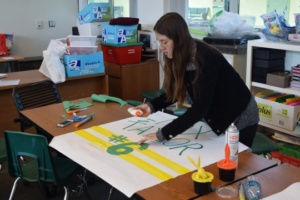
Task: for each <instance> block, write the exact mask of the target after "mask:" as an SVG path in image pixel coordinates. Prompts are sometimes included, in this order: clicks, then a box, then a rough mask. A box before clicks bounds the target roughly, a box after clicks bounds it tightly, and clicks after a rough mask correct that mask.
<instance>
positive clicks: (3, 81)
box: [0, 79, 20, 86]
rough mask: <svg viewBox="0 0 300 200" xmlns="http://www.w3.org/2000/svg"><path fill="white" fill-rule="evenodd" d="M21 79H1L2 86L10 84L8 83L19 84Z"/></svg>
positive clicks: (0, 84)
mask: <svg viewBox="0 0 300 200" xmlns="http://www.w3.org/2000/svg"><path fill="white" fill-rule="evenodd" d="M19 82H20V79H15V80H0V86H8V85H18V84H19Z"/></svg>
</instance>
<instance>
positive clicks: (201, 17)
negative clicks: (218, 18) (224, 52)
mask: <svg viewBox="0 0 300 200" xmlns="http://www.w3.org/2000/svg"><path fill="white" fill-rule="evenodd" d="M186 1H187V3H186V9H185V10H186V21H187V23H188V25H189V28H190V32H191V34H192V35H193V36H195V37H197V36H200V37H201V36H206V35H207V33H208V32H209V20H210V19H212V17H213V16H214V14H216V13H217V12H218V11H220V10H226V11H229V12H238V13H239V15H240V16H242V17H243V18H246V19H251V20H253V19H255V27H257V28H262V27H264V23H263V20H262V18H261V15H263V14H265V13H269V12H271V11H273V10H274V9H276V11H277V12H278V13H279V14H282V13H283V12H285V15H284V18H285V19H286V20H287V22H288V23H289V25H290V26H295V16H294V14H295V13H300V0H251V1H250V0H201V1H200V0H186Z"/></svg>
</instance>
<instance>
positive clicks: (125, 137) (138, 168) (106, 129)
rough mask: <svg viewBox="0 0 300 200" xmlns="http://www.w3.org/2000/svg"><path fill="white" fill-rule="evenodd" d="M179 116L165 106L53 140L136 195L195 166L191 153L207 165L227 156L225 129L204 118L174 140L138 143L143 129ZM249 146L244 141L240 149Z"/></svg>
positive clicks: (125, 191) (152, 129) (56, 146)
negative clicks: (219, 130)
mask: <svg viewBox="0 0 300 200" xmlns="http://www.w3.org/2000/svg"><path fill="white" fill-rule="evenodd" d="M104 117H105V116H104ZM175 118H176V117H175V116H174V115H169V114H167V113H163V112H156V113H153V114H151V115H149V116H148V117H145V118H144V117H143V118H141V117H130V118H126V119H122V120H119V121H115V122H111V123H107V124H102V125H99V126H93V127H91V128H87V129H84V130H83V129H82V130H78V131H75V132H71V133H66V134H63V135H60V136H56V137H54V138H53V139H52V140H51V143H50V146H51V147H53V148H54V149H56V150H58V151H59V152H61V153H62V154H64V155H66V156H68V157H69V158H71V159H72V160H74V161H75V162H77V163H78V164H80V165H82V166H83V167H84V168H86V169H88V170H89V171H91V172H92V173H94V174H96V175H97V176H99V177H100V178H101V179H103V180H104V181H106V182H107V183H109V184H110V185H112V186H113V187H114V188H116V189H117V190H119V191H120V192H122V193H123V194H125V195H126V196H127V197H130V196H132V195H133V194H134V193H135V192H137V191H139V190H142V189H145V188H148V187H151V186H153V185H156V184H159V183H161V182H162V181H165V180H168V179H171V178H174V177H176V176H179V175H182V174H184V173H187V172H189V171H193V170H195V167H194V166H193V165H191V163H190V162H189V160H188V159H186V157H187V156H190V157H191V158H196V157H198V156H199V155H200V156H201V167H205V166H207V165H209V164H212V163H215V162H216V161H218V160H221V159H224V141H225V138H224V137H225V136H224V134H221V135H220V136H217V135H216V134H215V133H214V132H212V130H211V128H210V127H209V126H208V125H207V124H206V123H204V122H198V123H196V124H195V125H194V126H193V127H191V128H190V129H188V130H186V131H185V132H184V133H182V134H180V135H178V136H176V138H173V139H172V140H170V141H168V142H164V143H161V142H157V141H151V142H148V143H146V144H144V145H147V144H149V146H148V147H147V148H145V146H142V145H140V144H138V143H137V141H139V140H140V139H141V138H142V136H143V135H147V134H149V133H153V132H155V131H157V130H158V129H159V128H162V127H164V126H165V125H167V124H168V123H170V122H171V121H172V120H173V119H175ZM246 149H247V147H246V146H245V145H243V144H241V143H240V146H239V151H243V150H246ZM211 155H213V156H211ZM129 180H130V181H129ZM191 180H192V179H191Z"/></svg>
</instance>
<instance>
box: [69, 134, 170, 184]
mask: <svg viewBox="0 0 300 200" xmlns="http://www.w3.org/2000/svg"><path fill="white" fill-rule="evenodd" d="M74 133H75V134H76V135H78V136H80V137H82V138H84V139H86V140H88V141H89V142H91V143H92V144H94V145H95V146H97V147H100V148H102V149H104V150H106V149H107V148H108V147H110V146H112V145H111V144H110V143H109V142H106V141H104V140H102V139H100V138H98V137H96V136H94V135H92V134H90V133H89V132H88V131H86V130H78V131H75V132H74ZM119 157H120V158H122V159H123V160H126V161H127V162H129V163H131V164H133V165H135V166H137V167H139V168H140V169H142V170H144V171H146V172H148V173H149V174H152V175H153V176H155V177H156V178H158V179H160V180H162V181H166V180H169V179H171V178H173V176H172V175H170V174H168V173H166V172H164V171H162V170H161V169H159V168H158V167H156V166H154V165H152V164H149V163H147V162H146V161H144V160H142V159H140V158H138V157H137V156H135V155H133V154H126V155H119Z"/></svg>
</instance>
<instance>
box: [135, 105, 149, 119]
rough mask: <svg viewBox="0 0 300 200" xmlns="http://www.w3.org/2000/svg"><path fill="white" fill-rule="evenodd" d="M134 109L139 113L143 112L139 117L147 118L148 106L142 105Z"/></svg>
mask: <svg viewBox="0 0 300 200" xmlns="http://www.w3.org/2000/svg"><path fill="white" fill-rule="evenodd" d="M134 108H136V109H140V110H141V111H143V114H142V115H140V116H139V117H147V116H149V115H150V114H151V108H150V106H149V105H148V104H142V105H140V106H136V107H134Z"/></svg>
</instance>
